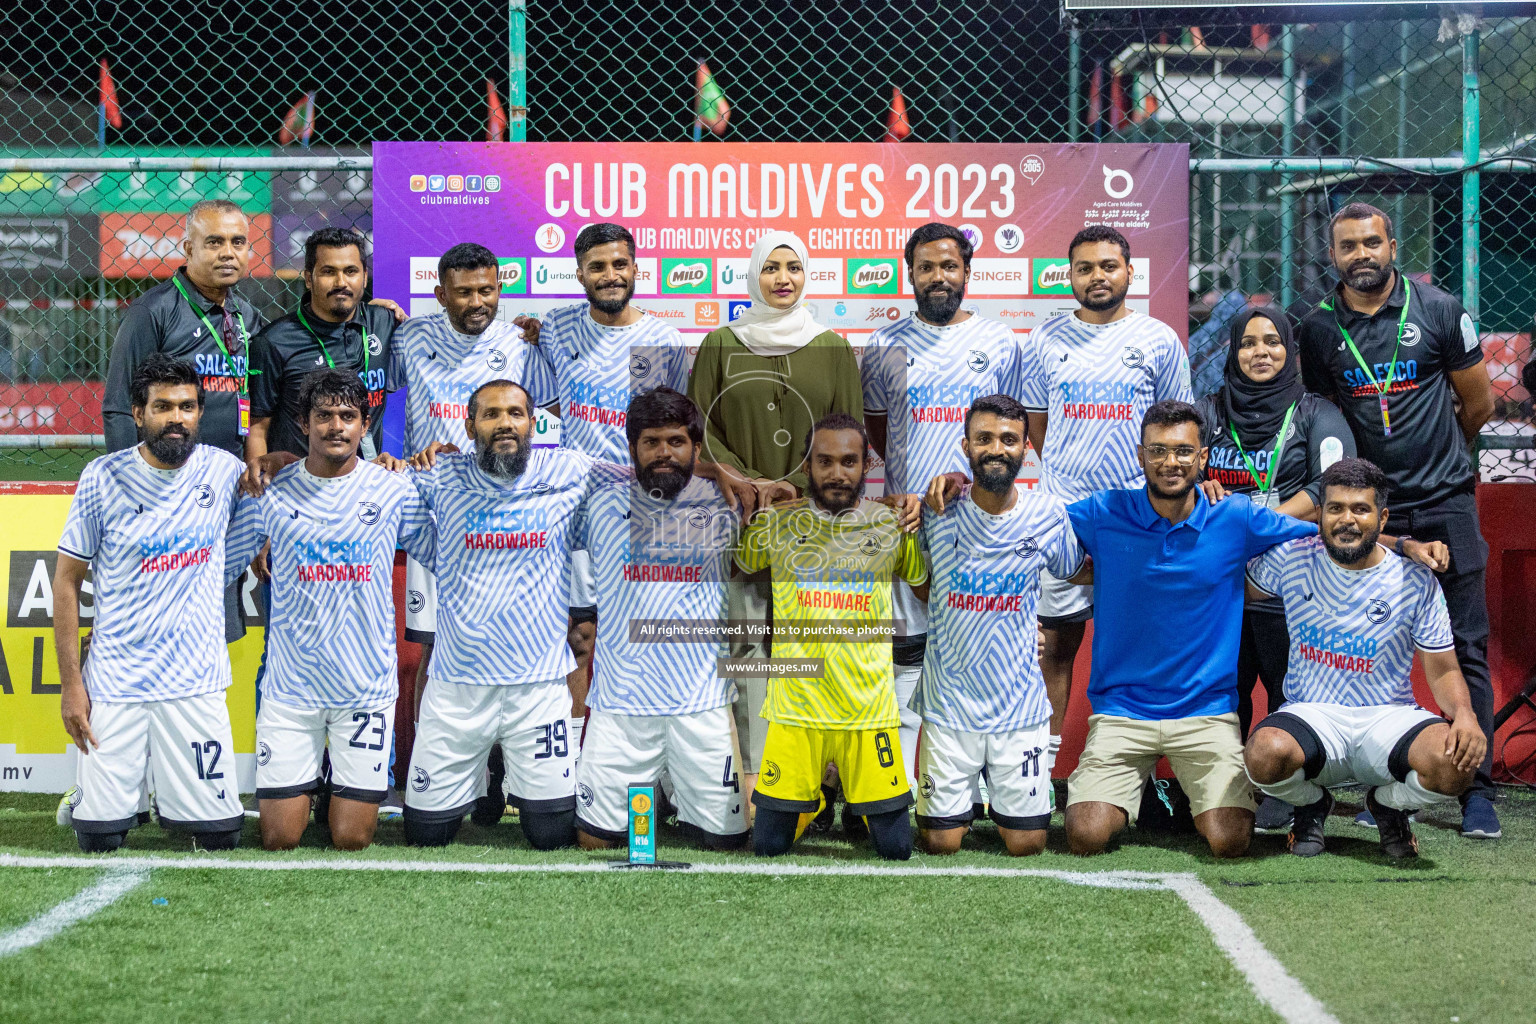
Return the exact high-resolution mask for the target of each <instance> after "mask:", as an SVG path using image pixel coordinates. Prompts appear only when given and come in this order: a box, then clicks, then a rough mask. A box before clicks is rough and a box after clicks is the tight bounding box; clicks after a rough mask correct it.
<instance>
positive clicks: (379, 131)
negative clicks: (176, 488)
mask: <svg viewBox="0 0 1536 1024" xmlns="http://www.w3.org/2000/svg"><path fill="white" fill-rule="evenodd" d="M1373 10H1376V11H1380V10H1381V9H1380V8H1375V9H1373ZM1244 16H1245V15H1244V14H1243V12H1241V11H1231V12H1216V11H1205V12H1203V13H1202V14H1201V15H1200V17H1201V18H1203V19H1206V21H1205V23H1203V24H1199V25H1188V24H1179V23H1176V21H1173V20H1154V17H1155V18H1157V19H1168V18H1177V17H1178V16H1177V15H1165V14H1163V13H1161V12H1159V13H1158V14H1156V15H1155V16H1154V15H1153V14H1152V13H1150V12H1146V13H1143V14H1126V13H1115V14H1095V15H1075V16H1069V15H1064V14H1063V13H1062V12H1061V11H1060V10H1059V9H1058V7H1057V6H1056V5H1055V4H1052V3H1019V2H1007V0H968V2H958V0H957V2H949V3H936V2H932V0H864V2H843V3H831V2H818V3H814V4H812V3H803V4H793V5H791V4H788V3H779V2H763V0H756V2H752V3H745V2H736V0H711V2H709V3H700V4H677V5H660V4H654V3H637V2H634V0H572V2H564V3H558V4H557V3H554V2H551V0H528V2H527V4H526V7H525V5H524V0H511V2H509V3H477V4H452V3H444V2H429V0H415V2H390V3H383V2H376V0H358V2H356V3H353V4H350V5H346V6H344V7H340V8H325V9H321V8H316V7H314V6H313V5H304V4H300V3H297V2H292V0H256V2H251V3H246V4H237V5H223V7H219V8H188V7H185V6H181V7H176V6H164V5H144V4H136V3H135V4H130V3H126V2H124V3H101V2H89V3H87V2H77V0H60V2H57V3H53V4H48V5H32V6H31V7H28V8H19V9H18V11H17V12H16V13H14V14H13V17H12V22H11V26H10V27H11V29H12V31H10V32H9V33H7V34H6V38H4V39H0V159H3V160H6V161H7V162H6V163H4V164H0V479H73V478H74V477H75V476H76V475H78V473H79V470H80V467H81V466H82V465H83V464H84V462H85V461H86V460H88V459H89V458H91V457H93V456H94V455H95V454H97V453H98V452H99V451H100V448H99V445H98V444H97V443H96V435H99V434H100V432H101V428H100V424H99V400H100V387H101V384H100V382H101V379H102V377H103V376H104V373H105V369H106V363H107V357H108V353H109V351H110V348H111V344H112V338H113V335H114V333H115V331H116V326H117V321H118V318H119V316H120V314H121V312H122V311H123V309H124V308H125V307H126V305H127V304H128V303H130V302H132V301H133V299H134V298H135V297H136V296H138V295H140V294H142V293H143V291H144V290H145V289H146V288H148V287H150V286H152V285H153V284H154V283H155V282H156V281H158V280H161V279H163V278H164V277H165V276H166V275H168V274H169V273H170V272H171V270H172V269H174V267H175V266H177V265H178V263H179V261H180V257H179V246H180V241H181V230H182V225H181V220H180V215H181V214H182V213H184V212H185V210H186V209H187V207H188V206H190V205H191V203H192V202H195V201H196V200H197V199H200V198H208V197H220V198H230V199H233V200H235V201H236V202H238V203H240V204H241V205H242V206H243V207H244V208H245V209H246V210H247V211H248V212H249V213H250V214H251V216H252V221H253V232H254V234H255V235H256V239H255V246H254V252H253V257H252V261H251V266H252V272H251V277H250V279H249V280H248V281H246V282H245V283H244V284H243V285H242V286H241V291H242V293H243V294H245V295H246V296H247V297H248V298H250V299H251V300H252V301H253V302H254V304H255V305H256V306H257V308H258V309H260V310H262V312H263V313H264V314H266V315H268V316H278V315H281V314H282V313H283V312H284V311H286V310H288V309H291V308H292V306H293V304H294V303H295V301H296V300H297V298H298V296H299V294H300V292H301V290H302V282H301V279H300V270H301V268H302V251H303V249H302V247H303V240H304V238H305V237H306V236H307V235H308V233H309V232H310V231H312V230H314V229H315V228H317V227H320V226H322V225H326V224H339V225H347V226H355V227H358V228H360V229H362V230H363V231H364V232H365V233H367V232H371V229H372V202H371V198H372V197H371V190H370V174H369V171H368V169H367V168H368V166H369V163H368V159H367V155H368V149H367V146H368V144H369V142H371V141H372V140H374V139H464V138H485V137H487V133H488V132H489V133H492V134H494V135H497V136H500V135H502V134H503V132H504V133H505V136H506V137H510V138H513V139H517V138H522V137H526V138H528V139H531V140H581V141H585V140H608V139H612V140H626V141H677V140H684V139H688V138H691V137H693V135H694V123H695V114H694V100H695V74H696V72H697V70H698V66H699V64H700V62H703V63H706V64H707V65H708V67H709V68H710V70H711V72H712V73H713V75H714V77H715V81H716V82H717V83H718V85H719V86H720V87H721V89H722V90H723V91H724V94H725V97H726V99H727V100H728V102H729V105H730V108H731V116H730V122H729V126H728V127H727V128H726V129H725V131H724V133H723V136H722V137H723V138H724V139H726V140H741V141H873V140H878V139H880V138H881V137H882V136H883V135H884V133H885V130H886V121H887V117H888V114H889V112H890V110H891V106H892V91H893V89H899V90H900V91H901V94H902V98H903V100H904V102H905V107H906V119H907V122H908V123H909V125H910V127H911V134H910V136H909V137H908V141H912V142H945V141H955V142H971V141H987V142H991V141H997V142H1010V141H1061V140H1069V139H1070V140H1081V141H1129V142H1142V141H1145V142H1185V143H1188V144H1189V145H1190V147H1191V148H1190V152H1191V158H1192V174H1191V184H1190V189H1191V191H1190V263H1191V271H1190V282H1189V288H1190V323H1189V328H1190V331H1191V355H1192V359H1193V363H1194V369H1195V373H1196V380H1197V387H1196V390H1197V391H1199V390H1201V384H1203V385H1204V386H1205V387H1206V388H1207V389H1209V388H1211V387H1213V386H1214V384H1213V381H1215V380H1217V379H1219V372H1220V369H1219V368H1220V361H1221V358H1222V356H1223V353H1224V346H1223V342H1222V338H1223V336H1224V333H1225V332H1224V330H1223V326H1224V324H1225V322H1226V321H1227V320H1228V319H1230V317H1231V316H1233V315H1235V313H1236V312H1237V311H1238V310H1240V309H1241V308H1242V307H1243V306H1244V305H1245V304H1246V303H1248V302H1249V301H1252V300H1254V299H1257V298H1261V297H1262V298H1273V299H1274V300H1276V301H1280V302H1282V303H1284V304H1285V305H1287V306H1288V307H1290V308H1292V309H1293V310H1294V311H1295V312H1297V313H1298V314H1299V313H1300V312H1303V311H1304V310H1305V309H1307V308H1309V307H1310V305H1311V304H1312V303H1315V302H1316V301H1317V299H1318V298H1320V297H1321V296H1322V295H1324V294H1325V293H1326V290H1327V289H1328V288H1329V287H1330V286H1331V283H1332V280H1333V278H1332V271H1331V268H1330V266H1329V264H1328V259H1327V253H1326V224H1327V219H1328V216H1329V214H1330V213H1331V211H1332V210H1334V209H1337V208H1338V207H1339V206H1340V205H1342V204H1343V203H1346V202H1349V201H1351V200H1354V199H1362V200H1366V201H1369V202H1372V203H1375V204H1376V205H1378V206H1381V207H1382V208H1384V209H1386V210H1387V211H1388V212H1390V213H1391V214H1392V216H1393V218H1394V221H1395V222H1396V225H1397V230H1398V235H1399V239H1400V243H1399V262H1400V265H1401V266H1402V267H1403V269H1404V270H1405V271H1406V272H1408V273H1410V274H1413V275H1415V276H1416V277H1418V278H1421V279H1423V280H1428V281H1433V282H1434V283H1436V284H1438V285H1440V286H1442V287H1444V288H1446V289H1448V290H1450V291H1452V292H1454V293H1456V294H1458V295H1462V296H1463V298H1464V300H1465V301H1466V302H1467V304H1468V306H1469V307H1470V308H1472V309H1474V310H1475V315H1476V316H1477V317H1478V318H1479V322H1480V326H1481V329H1482V331H1483V341H1484V351H1485V353H1486V355H1487V359H1488V367H1489V371H1490V375H1491V376H1492V378H1493V382H1494V391H1495V395H1496V399H1497V412H1496V413H1495V417H1494V421H1493V422H1492V423H1490V424H1489V426H1488V428H1487V430H1486V432H1485V442H1487V444H1486V445H1485V451H1484V452H1483V455H1482V468H1483V478H1484V479H1485V480H1500V479H1536V463H1533V461H1532V458H1531V452H1530V450H1529V449H1528V447H1525V446H1528V445H1529V443H1530V438H1531V436H1532V427H1531V417H1532V407H1531V396H1530V395H1529V394H1527V393H1526V391H1525V390H1524V389H1523V388H1522V387H1521V385H1520V382H1519V378H1520V370H1521V368H1522V367H1523V366H1524V365H1525V364H1526V363H1527V362H1529V361H1530V359H1531V337H1532V329H1533V326H1536V323H1533V317H1536V242H1533V241H1532V239H1533V238H1536V231H1533V230H1532V228H1533V226H1536V225H1532V224H1531V223H1530V221H1531V220H1532V219H1533V218H1536V204H1533V203H1532V202H1531V201H1530V199H1531V198H1532V197H1531V196H1530V195H1529V192H1530V191H1531V189H1532V186H1533V185H1536V175H1533V174H1532V173H1531V172H1532V171H1533V169H1536V163H1533V159H1532V158H1533V157H1536V153H1533V152H1532V150H1531V146H1532V144H1533V142H1536V102H1533V97H1532V92H1533V88H1536V45H1533V44H1536V20H1533V19H1521V18H1505V19H1494V18H1490V19H1487V20H1486V21H1476V20H1471V19H1467V20H1463V21H1462V22H1460V23H1456V22H1441V21H1438V20H1413V21H1361V22H1354V23H1340V22H1327V23H1319V24H1295V25H1289V26H1285V25H1267V26H1256V25H1251V24H1248V23H1245V22H1241V21H1240V19H1241V18H1243V17H1244ZM1184 17H1185V18H1188V17H1189V16H1188V15H1185V16H1184ZM1212 18H1225V19H1226V21H1227V22H1229V23H1214V24H1213V23H1211V21H1210V19H1212ZM1468 69H1470V70H1472V71H1474V72H1475V74H1474V75H1472V76H1471V77H1470V78H1468V77H1467V76H1465V75H1464V71H1466V70H1468ZM1469 86H1475V87H1476V89H1475V91H1471V92H1469ZM1469 97H1470V98H1469ZM525 110H526V119H525V118H524V112H525ZM1467 110H1471V111H1475V113H1476V115H1477V116H1476V117H1474V118H1472V119H1471V120H1470V122H1469V119H1468V118H1466V117H1464V111H1467ZM498 111H499V112H500V113H498ZM498 118H499V119H498ZM705 137H706V138H710V137H712V136H711V134H710V133H708V132H706V133H705ZM706 144H707V143H706ZM1467 154H1471V155H1470V156H1468V155H1467ZM129 157H135V158H140V163H139V164H138V166H137V167H135V166H134V165H132V164H131V163H130V162H129V161H128V160H126V159H124V158H129ZM57 158H74V159H73V161H72V162H71V163H69V164H68V165H67V169H61V166H65V165H59V164H57V163H55V164H43V163H40V162H39V161H42V160H46V159H55V160H56V159H57ZM151 158H153V159H159V160H160V161H161V163H159V164H155V163H152V162H151ZM194 159H196V160H199V161H203V163H202V164H201V165H200V166H193V164H192V160H194ZM1287 160H1289V161H1290V162H1286V161H1287ZM208 161H215V163H214V164H212V165H210V164H209V163H208ZM1467 164H1476V165H1478V169H1477V171H1476V172H1475V173H1473V174H1468V173H1466V172H1465V171H1464V167H1465V165H1467ZM162 166H163V167H166V168H171V169H164V170H161V169H155V168H158V167H162ZM209 166H217V167H218V168H220V169H218V170H210V169H206V168H207V167H209ZM1465 183H1470V186H1471V187H1470V188H1464V184H1465ZM1468 253H1474V254H1475V255H1476V257H1477V259H1476V260H1475V261H1473V262H1472V263H1471V264H1470V266H1469V265H1468V262H1467V260H1466V256H1467V254H1468ZM1213 375H1214V376H1213Z"/></svg>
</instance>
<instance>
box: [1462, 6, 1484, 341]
mask: <svg viewBox="0 0 1536 1024" xmlns="http://www.w3.org/2000/svg"><path fill="white" fill-rule="evenodd" d="M1477 63H1478V31H1477V29H1473V30H1472V31H1470V32H1468V33H1467V34H1466V35H1464V36H1462V37H1461V159H1462V163H1463V164H1464V165H1465V166H1466V167H1468V168H1475V167H1476V166H1477V163H1478V161H1479V160H1480V159H1481V157H1482V138H1481V136H1482V121H1481V108H1480V103H1479V101H1480V99H1481V88H1480V86H1479V83H1478V75H1477ZM1481 188H1482V174H1481V173H1480V172H1478V171H1476V170H1470V169H1469V170H1467V171H1464V172H1463V174H1462V179H1461V304H1462V305H1463V306H1465V307H1466V310H1467V313H1468V314H1469V315H1470V316H1471V317H1472V323H1473V325H1474V326H1475V325H1476V324H1477V323H1478V322H1479V319H1480V317H1479V308H1478V307H1479V304H1480V303H1479V297H1478V283H1479V281H1478V277H1479V263H1478V255H1477V247H1478V236H1479V233H1480V228H1481V226H1482V225H1481V221H1482V208H1481V204H1482V194H1481Z"/></svg>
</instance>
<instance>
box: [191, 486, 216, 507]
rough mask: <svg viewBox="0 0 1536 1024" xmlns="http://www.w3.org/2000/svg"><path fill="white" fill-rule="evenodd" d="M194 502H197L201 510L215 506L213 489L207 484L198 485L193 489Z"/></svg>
mask: <svg viewBox="0 0 1536 1024" xmlns="http://www.w3.org/2000/svg"><path fill="white" fill-rule="evenodd" d="M192 500H193V501H195V502H197V505H198V507H199V508H207V507H208V506H209V505H212V504H213V488H212V487H209V486H208V485H207V484H198V485H197V486H196V487H194V488H192Z"/></svg>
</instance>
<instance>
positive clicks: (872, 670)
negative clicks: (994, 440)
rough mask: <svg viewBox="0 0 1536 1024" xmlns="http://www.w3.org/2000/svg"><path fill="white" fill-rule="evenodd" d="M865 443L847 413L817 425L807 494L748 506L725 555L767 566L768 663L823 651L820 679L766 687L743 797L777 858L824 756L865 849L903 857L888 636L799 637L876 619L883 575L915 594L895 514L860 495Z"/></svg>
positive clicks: (878, 622)
mask: <svg viewBox="0 0 1536 1024" xmlns="http://www.w3.org/2000/svg"><path fill="white" fill-rule="evenodd" d="M868 447H869V445H868V437H867V435H866V434H865V432H864V428H863V426H862V425H861V424H860V423H859V422H858V421H857V420H855V419H854V418H853V417H851V416H848V415H847V414H845V413H833V414H832V415H830V416H827V417H826V418H824V419H822V420H821V421H820V422H819V423H817V424H816V426H815V428H813V429H812V431H811V439H810V443H809V444H808V445H807V454H806V462H807V466H806V474H807V477H808V485H807V494H806V497H804V498H801V499H799V500H797V501H792V502H788V503H786V504H781V505H776V506H774V507H773V508H771V509H769V510H767V511H765V512H762V513H760V514H759V515H758V516H757V517H756V518H755V519H753V521H752V525H751V526H749V527H748V528H747V529H746V531H745V532H744V533H743V534H742V538H741V542H740V545H739V547H738V549H737V553H736V562H737V564H738V565H740V566H741V568H742V569H743V570H745V571H747V572H757V571H760V570H762V569H765V568H771V569H772V574H771V575H772V577H773V623H774V626H773V629H774V633H773V659H774V661H782V660H784V659H812V658H820V659H822V674H821V675H820V676H819V677H782V678H781V677H770V679H769V682H768V699H767V702H766V703H765V704H764V705H763V717H764V718H766V719H768V723H769V724H768V734H767V738H766V741H765V744H764V748H763V757H762V761H761V772H760V774H759V776H758V783H757V790H756V791H755V792H754V793H753V794H752V804H753V806H754V807H755V808H756V813H755V818H754V821H753V830H752V831H753V837H754V838H753V845H754V849H755V850H756V852H757V853H758V854H759V855H761V856H767V857H773V856H777V855H778V854H781V853H784V852H786V851H787V850H788V849H789V848H790V846H791V845H793V843H794V841H795V840H796V839H798V838H799V836H800V833H801V832H803V831H804V830H805V827H806V825H807V824H808V823H809V822H810V821H811V819H812V818H814V817H815V816H816V813H817V811H818V810H820V808H821V806H822V800H823V799H824V798H823V795H822V787H821V781H822V772H823V769H824V768H825V766H826V764H827V762H828V761H831V762H833V763H834V764H836V765H837V769H838V774H839V776H840V777H841V779H842V785H843V793H844V796H845V797H846V799H847V801H848V812H849V813H852V814H855V815H859V816H862V817H863V818H864V819H865V821H866V822H867V823H868V825H869V835H870V840H871V842H872V843H873V845H874V847H875V852H876V853H878V854H879V855H880V856H881V857H883V858H885V859H887V860H906V859H907V858H908V857H910V856H911V855H912V830H911V825H910V823H909V822H908V819H907V808H908V807H909V806H911V804H912V791H911V789H910V788H909V787H908V784H907V773H906V769H905V768H904V767H903V765H902V760H901V759H902V750H901V741H900V739H899V737H898V735H897V732H896V729H897V726H898V725H899V724H900V722H901V716H900V714H899V712H898V709H897V707H896V689H895V685H894V681H893V670H892V667H891V641H890V634H889V632H888V631H887V632H886V634H885V635H883V636H880V637H879V638H878V639H876V640H874V641H863V642H853V641H847V640H842V639H838V638H835V637H834V638H828V639H814V638H811V637H809V636H807V635H806V632H805V631H806V630H807V628H808V627H812V626H813V625H819V626H827V625H833V626H835V627H836V628H839V629H843V628H847V629H849V631H851V630H852V628H856V627H858V626H866V627H874V626H881V627H888V626H889V625H890V621H891V612H892V608H891V590H892V580H893V579H895V578H900V579H903V580H905V581H907V582H908V583H910V584H912V586H913V587H914V588H918V597H919V599H920V600H926V599H927V594H926V591H927V581H928V572H927V569H926V568H925V567H924V565H923V559H922V555H921V554H920V552H919V548H918V543H917V536H916V534H913V533H904V532H902V530H901V528H900V526H899V521H898V518H897V513H895V512H893V511H892V510H891V509H890V508H887V507H886V506H885V505H883V504H880V503H879V502H875V501H869V500H866V499H865V498H864V496H863V495H864V473H865V470H866V469H867V468H868V466H867V463H866V458H867V452H868Z"/></svg>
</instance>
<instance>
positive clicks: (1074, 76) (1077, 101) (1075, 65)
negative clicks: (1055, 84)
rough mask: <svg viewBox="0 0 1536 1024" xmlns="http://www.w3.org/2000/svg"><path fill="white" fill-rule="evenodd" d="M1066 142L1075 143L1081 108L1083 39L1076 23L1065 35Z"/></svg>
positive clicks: (1080, 119)
mask: <svg viewBox="0 0 1536 1024" xmlns="http://www.w3.org/2000/svg"><path fill="white" fill-rule="evenodd" d="M1067 61H1068V64H1067V141H1068V142H1076V141H1077V139H1078V132H1079V127H1078V126H1079V124H1080V123H1081V122H1082V106H1083V38H1082V30H1081V29H1079V28H1078V27H1077V23H1076V22H1075V21H1074V22H1073V23H1072V28H1071V29H1070V31H1069V33H1068V35H1067Z"/></svg>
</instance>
